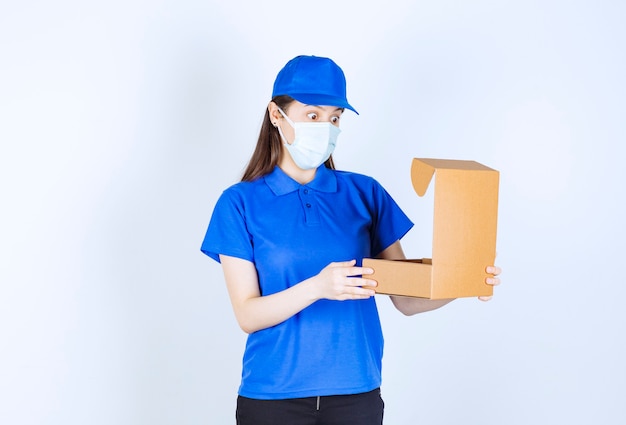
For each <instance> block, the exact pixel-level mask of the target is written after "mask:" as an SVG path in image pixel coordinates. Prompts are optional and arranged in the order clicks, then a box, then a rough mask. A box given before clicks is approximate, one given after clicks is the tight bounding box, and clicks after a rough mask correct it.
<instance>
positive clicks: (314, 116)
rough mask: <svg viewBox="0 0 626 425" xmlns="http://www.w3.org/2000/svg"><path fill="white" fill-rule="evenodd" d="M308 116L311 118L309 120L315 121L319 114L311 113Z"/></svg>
mask: <svg viewBox="0 0 626 425" xmlns="http://www.w3.org/2000/svg"><path fill="white" fill-rule="evenodd" d="M306 116H307V117H309V119H310V120H313V121H315V120H316V119H317V114H316V113H315V112H309V113H308V114H306Z"/></svg>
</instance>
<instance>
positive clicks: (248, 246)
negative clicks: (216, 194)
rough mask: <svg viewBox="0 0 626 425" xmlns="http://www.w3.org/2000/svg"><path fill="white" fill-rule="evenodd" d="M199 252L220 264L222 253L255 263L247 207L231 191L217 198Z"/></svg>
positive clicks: (235, 192) (235, 193) (233, 191)
mask: <svg viewBox="0 0 626 425" xmlns="http://www.w3.org/2000/svg"><path fill="white" fill-rule="evenodd" d="M200 250H201V251H202V252H203V253H205V254H206V255H208V256H209V257H211V258H213V259H214V260H215V261H217V262H219V261H220V259H219V255H220V254H223V255H228V256H231V257H237V258H242V259H244V260H248V261H253V260H254V258H253V257H254V254H253V250H252V238H251V236H250V234H249V232H248V229H247V226H246V219H245V205H244V202H243V200H242V198H241V196H239V194H238V193H237V191H235V190H232V188H231V189H227V190H226V191H224V192H223V193H222V195H221V196H220V198H219V199H218V201H217V203H216V205H215V209H214V210H213V214H212V216H211V220H210V222H209V227H208V229H207V231H206V234H205V236H204V240H203V242H202V246H201V248H200Z"/></svg>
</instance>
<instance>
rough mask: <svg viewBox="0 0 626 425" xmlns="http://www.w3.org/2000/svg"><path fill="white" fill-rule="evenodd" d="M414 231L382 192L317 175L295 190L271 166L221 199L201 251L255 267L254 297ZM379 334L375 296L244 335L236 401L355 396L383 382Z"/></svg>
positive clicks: (332, 304)
mask: <svg viewBox="0 0 626 425" xmlns="http://www.w3.org/2000/svg"><path fill="white" fill-rule="evenodd" d="M412 226H413V223H411V221H410V220H409V219H408V218H407V216H406V215H405V214H404V213H403V212H402V211H401V210H400V208H399V207H398V205H397V204H396V203H395V202H394V201H393V199H392V198H391V197H390V196H389V194H388V193H387V192H386V191H385V190H384V189H383V187H382V186H381V185H380V184H379V183H378V182H376V181H375V180H374V179H372V178H370V177H367V176H363V175H360V174H355V173H349V172H343V171H336V170H330V169H328V168H326V167H325V166H324V165H322V166H320V167H319V168H318V169H317V172H316V176H315V179H314V180H313V181H311V182H309V183H308V184H306V185H302V184H300V183H298V182H296V181H295V180H293V179H292V178H291V177H289V176H287V175H286V174H285V173H284V172H283V171H282V170H281V169H280V168H279V167H276V168H275V169H274V171H273V172H272V173H270V174H268V175H266V176H264V177H261V178H259V179H257V180H255V181H252V182H240V183H237V184H235V185H233V186H231V187H230V188H228V189H227V190H225V191H224V193H223V194H222V196H221V197H220V198H219V200H218V202H217V204H216V206H215V209H214V211H213V216H212V217H211V221H210V224H209V228H208V230H207V233H206V236H205V238H204V241H203V243H202V248H201V249H202V251H203V252H204V253H205V254H207V255H208V256H210V257H211V258H213V259H215V260H217V261H219V254H224V255H228V256H232V257H238V258H242V259H244V260H248V261H251V262H252V263H254V265H255V267H256V270H257V273H258V277H259V285H260V290H261V294H262V295H269V294H273V293H276V292H280V291H282V290H285V289H287V288H289V287H291V286H293V285H295V284H297V283H299V282H301V281H303V280H305V279H308V278H310V277H312V276H315V275H316V274H318V273H319V272H320V271H321V270H322V269H323V268H324V267H326V266H327V265H328V264H329V263H331V262H335V261H348V260H352V259H356V260H357V263H358V265H360V264H361V260H362V259H363V258H364V257H375V256H376V255H378V254H379V253H380V252H381V251H383V250H384V249H385V248H387V247H388V246H390V245H391V244H393V243H394V242H396V241H397V240H398V239H400V238H401V237H402V236H404V234H405V233H406V232H407V231H408V230H409V229H410V228H411V227H412ZM382 355H383V336H382V331H381V326H380V320H379V317H378V310H377V308H376V301H375V299H374V297H371V298H369V299H367V300H350V301H331V300H319V301H317V302H315V303H313V304H311V305H310V306H309V307H307V308H305V309H304V310H302V311H301V312H299V313H298V314H296V315H294V316H292V317H291V318H289V319H287V320H285V321H284V322H282V323H280V324H278V325H275V326H272V327H270V328H267V329H263V330H260V331H257V332H254V333H252V334H250V335H249V336H248V340H247V343H246V349H245V353H244V357H243V372H242V382H241V386H240V388H239V394H240V395H242V396H244V397H249V398H257V399H283V398H295V397H312V396H322V395H342V394H357V393H361V392H366V391H370V390H372V389H374V388H377V387H378V386H380V384H381V361H382Z"/></svg>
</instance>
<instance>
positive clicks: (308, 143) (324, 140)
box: [278, 108, 341, 170]
mask: <svg viewBox="0 0 626 425" xmlns="http://www.w3.org/2000/svg"><path fill="white" fill-rule="evenodd" d="M278 111H279V112H280V113H281V114H282V115H283V117H285V119H286V120H287V122H288V123H289V125H290V126H292V127H293V130H294V134H295V137H294V139H293V143H292V144H289V143H287V139H286V138H285V136H284V135H283V132H282V130H281V129H280V126H278V132H279V133H280V137H281V138H282V139H283V145H284V146H285V148H287V151H289V154H290V155H291V158H292V159H293V161H294V162H295V163H296V165H297V166H298V167H300V168H302V169H303V170H310V169H313V168H317V167H319V166H320V165H322V164H323V163H324V162H326V160H327V159H328V158H329V157H330V155H331V154H332V153H333V151H334V150H335V145H336V144H337V136H338V135H339V133H340V132H341V130H339V128H338V127H336V126H334V125H333V124H331V123H329V122H293V121H291V120H290V119H289V117H288V116H287V114H285V113H284V112H283V111H282V109H280V108H278Z"/></svg>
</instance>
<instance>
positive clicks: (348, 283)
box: [311, 260, 377, 301]
mask: <svg viewBox="0 0 626 425" xmlns="http://www.w3.org/2000/svg"><path fill="white" fill-rule="evenodd" d="M355 264H356V260H351V261H340V262H336V263H330V264H329V265H327V266H326V267H324V268H323V269H322V271H321V272H319V273H318V274H317V275H316V276H314V277H313V278H312V279H311V280H312V281H313V282H312V283H313V285H312V286H313V288H315V291H316V295H317V298H319V299H322V298H325V299H329V300H338V301H344V300H362V299H366V298H369V297H371V296H373V295H375V294H376V292H375V291H374V289H372V288H374V287H376V285H377V282H376V281H375V280H372V279H364V278H362V277H357V276H361V275H364V274H372V273H374V271H373V270H372V269H371V268H369V267H356V266H355Z"/></svg>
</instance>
